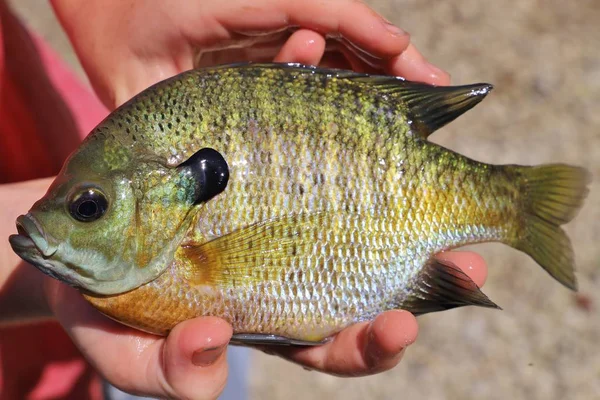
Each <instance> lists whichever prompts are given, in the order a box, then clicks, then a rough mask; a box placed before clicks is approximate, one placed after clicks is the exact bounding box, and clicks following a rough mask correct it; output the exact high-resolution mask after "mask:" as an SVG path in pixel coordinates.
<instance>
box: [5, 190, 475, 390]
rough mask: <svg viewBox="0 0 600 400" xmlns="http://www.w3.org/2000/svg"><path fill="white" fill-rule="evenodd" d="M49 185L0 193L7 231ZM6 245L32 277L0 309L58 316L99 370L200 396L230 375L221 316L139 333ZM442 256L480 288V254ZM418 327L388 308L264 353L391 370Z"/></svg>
mask: <svg viewBox="0 0 600 400" xmlns="http://www.w3.org/2000/svg"><path fill="white" fill-rule="evenodd" d="M49 183H50V180H48V179H44V180H38V181H32V182H25V183H22V184H17V185H10V187H9V189H10V190H3V191H2V201H3V207H2V210H4V213H3V214H2V218H1V220H2V221H3V222H4V223H3V224H2V225H1V226H2V227H5V228H6V229H5V230H6V232H4V231H3V232H4V234H3V236H4V237H6V236H7V235H8V234H9V233H12V231H13V230H14V228H9V227H12V226H14V225H13V223H14V219H15V218H16V216H17V215H18V214H20V213H22V212H23V210H22V209H21V208H22V206H23V204H30V203H32V202H33V201H34V200H35V199H37V198H39V197H41V196H42V195H43V193H44V192H45V190H46V188H47V187H48V185H49ZM2 189H6V186H5V187H3V188H2ZM13 214H14V215H13ZM3 245H4V246H5V247H6V248H2V249H0V250H1V251H0V255H2V256H3V257H2V258H1V260H2V263H3V264H2V265H3V268H2V271H4V272H6V271H10V270H11V268H4V267H5V266H8V265H9V264H11V263H13V264H17V263H18V264H20V267H19V268H21V269H23V268H25V269H26V271H28V275H31V276H28V277H24V278H22V279H20V282H21V284H17V285H16V288H20V289H15V286H12V285H2V286H3V287H2V289H3V290H2V292H3V296H1V298H0V301H2V302H3V304H2V305H3V306H2V307H0V309H2V310H11V314H12V315H13V317H14V316H19V315H21V316H22V315H23V313H25V314H27V313H29V314H30V315H35V316H38V317H40V316H41V317H49V316H51V315H53V316H54V317H55V318H56V319H57V320H58V321H59V322H60V323H61V325H62V326H63V328H64V329H65V331H66V332H67V333H68V334H69V335H70V336H71V338H72V339H73V341H74V342H75V343H76V345H77V346H78V347H79V349H80V351H81V352H82V353H83V354H84V355H85V356H86V358H87V359H88V361H89V362H90V363H91V364H92V365H93V366H94V367H95V369H96V370H97V371H98V372H100V373H101V374H102V375H103V376H104V377H105V378H106V379H107V380H109V381H110V382H111V383H112V384H113V385H115V386H117V387H119V388H120V389H122V390H125V391H128V392H131V393H136V394H141V395H146V396H155V397H175V398H180V397H187V398H198V399H203V398H215V397H216V396H217V395H218V394H219V393H220V392H221V390H222V388H223V387H224V384H225V382H226V377H227V363H226V359H225V351H226V346H227V344H228V342H229V340H230V338H231V334H232V330H231V326H230V325H229V324H227V323H226V322H225V321H224V320H221V319H218V318H196V319H193V320H190V321H186V322H183V323H181V324H179V325H178V326H177V327H176V328H175V329H174V330H173V331H172V332H171V333H170V334H169V336H168V337H166V338H163V337H157V336H154V335H150V334H147V333H144V332H140V331H138V330H136V329H133V328H129V327H126V326H124V325H121V324H119V323H117V322H114V321H112V320H110V319H108V318H107V317H105V316H103V315H101V314H100V313H99V312H98V311H96V310H95V309H94V308H92V307H91V306H90V305H89V304H88V303H87V302H86V301H85V300H84V299H83V298H82V296H81V295H80V294H79V293H78V292H77V291H76V290H74V289H71V288H69V287H67V286H66V285H64V284H62V283H60V282H58V281H56V280H54V279H51V278H48V277H44V276H43V275H42V274H41V273H40V272H38V271H35V270H34V269H33V268H31V267H30V266H27V265H23V264H24V263H22V262H20V260H19V259H18V257H17V256H16V255H15V254H14V253H13V252H12V251H11V250H10V248H9V246H8V243H5V244H3ZM438 257H440V258H443V259H446V260H448V261H451V262H454V263H456V264H457V265H458V266H459V267H461V269H462V270H463V271H464V272H465V273H467V274H468V275H469V276H470V277H471V278H472V279H473V280H474V281H475V283H476V284H477V285H478V286H481V285H482V284H483V283H484V281H485V278H486V273H487V270H486V267H485V263H484V262H483V260H482V259H481V257H479V256H478V255H477V254H475V253H462V252H449V253H443V254H441V255H439V256H438ZM15 270H16V268H15ZM12 281H13V285H14V283H15V282H14V280H12ZM4 283H6V282H4ZM24 287H25V289H24ZM11 293H13V295H12V301H11ZM23 293H27V295H26V296H23ZM40 294H42V295H41V296H40ZM24 299H26V300H27V301H24ZM4 303H6V304H4ZM35 304H37V306H35ZM0 316H1V317H2V318H1V319H4V320H6V319H11V318H10V316H8V317H9V318H7V316H6V315H4V314H2V315H0ZM417 331H418V327H417V323H416V320H415V318H414V317H413V316H412V315H411V314H410V313H408V312H406V311H388V312H386V313H383V314H382V315H380V316H378V317H377V318H376V319H375V320H374V321H373V322H371V323H367V322H365V323H360V324H356V325H353V326H350V327H348V328H346V329H345V330H343V331H342V332H340V333H339V334H337V335H336V336H335V338H334V339H333V340H332V341H331V342H329V343H327V344H325V345H323V346H319V347H312V348H287V347H271V348H269V349H268V350H267V351H268V352H271V353H273V354H278V355H280V356H282V357H284V358H286V359H288V360H291V361H293V362H296V363H298V364H300V365H303V366H304V367H306V368H309V369H315V370H319V371H322V372H327V373H331V374H335V375H340V376H359V375H368V374H373V373H377V372H381V371H385V370H388V369H390V368H393V367H394V366H395V365H396V364H397V363H398V362H399V361H400V359H401V357H402V355H403V353H404V350H405V349H406V347H407V346H408V345H410V344H411V343H412V342H414V341H415V338H416V335H417Z"/></svg>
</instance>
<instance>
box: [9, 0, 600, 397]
mask: <svg viewBox="0 0 600 400" xmlns="http://www.w3.org/2000/svg"><path fill="white" fill-rule="evenodd" d="M15 3H18V4H17V8H18V10H19V11H20V12H22V13H23V15H24V18H25V19H26V20H27V21H28V23H30V24H31V25H32V26H34V27H36V29H38V31H39V32H40V33H41V34H42V35H43V36H45V37H46V38H48V39H49V40H50V41H51V42H52V43H53V45H54V46H55V48H57V49H58V50H60V51H61V52H62V53H63V54H64V55H65V57H67V59H68V60H69V61H70V62H72V63H73V65H77V64H76V58H75V57H74V56H73V54H72V52H71V49H70V47H69V45H68V42H67V41H66V40H65V37H64V35H63V34H62V33H61V32H60V31H59V29H58V28H57V25H56V21H55V20H54V18H53V17H52V15H51V14H50V12H49V8H48V6H47V4H46V2H41V1H40V0H27V1H24V0H19V1H15ZM370 3H371V4H372V5H373V6H374V7H375V8H376V9H377V10H378V11H380V12H382V13H383V14H384V15H385V16H386V17H387V18H389V19H390V20H392V21H393V22H395V23H397V24H398V25H399V26H401V27H403V28H405V29H406V30H408V31H409V32H410V33H411V34H412V38H413V41H414V42H415V43H416V44H417V45H418V46H419V48H420V49H421V50H422V51H423V52H424V53H425V54H426V55H427V56H428V57H429V58H430V59H431V60H432V61H433V62H435V63H436V64H437V65H439V66H442V67H443V68H445V69H446V70H448V71H449V72H450V73H451V74H452V76H453V81H454V83H472V82H478V81H487V82H490V83H493V84H495V86H496V89H495V91H494V92H493V93H492V95H491V96H489V97H488V98H487V99H486V100H485V101H484V102H483V103H482V104H481V105H479V106H478V107H477V108H476V109H474V110H472V111H470V112H469V113H468V114H466V115H465V116H463V117H461V118H460V119H459V120H457V121H455V122H454V123H452V124H451V125H449V126H448V127H446V128H444V129H443V130H441V131H440V132H438V133H436V134H435V135H434V136H433V140H434V141H436V142H438V143H440V144H443V145H445V146H448V147H450V148H452V149H453V150H456V151H458V152H461V153H463V154H466V155H468V156H471V157H473V158H476V159H479V160H484V161H487V162H492V163H522V164H535V163H543V162H568V163H575V164H579V165H583V166H585V167H587V168H589V169H590V171H592V173H593V174H594V176H595V179H596V180H597V179H598V178H600V113H599V112H597V107H598V105H599V104H600V58H599V57H598V53H599V46H600V24H599V23H598V21H600V2H598V1H595V0H579V1H576V2H575V1H571V2H567V1H564V0H545V1H542V0H504V1H491V0H488V1H482V0H479V1H477V0H455V1H446V2H442V1H432V0H418V1H417V0H380V1H371V2H370ZM599 203H600V186H599V185H598V184H597V183H594V184H592V188H591V192H590V195H589V198H588V201H587V204H586V206H585V207H584V209H583V210H582V211H581V213H580V215H579V217H578V218H577V220H576V221H575V222H573V223H572V224H570V225H569V226H568V227H567V230H568V232H569V234H570V235H571V237H572V239H573V243H574V247H575V252H576V256H577V264H578V278H579V282H580V295H579V296H580V298H587V299H588V300H589V302H590V304H591V306H590V307H591V310H588V311H586V310H585V309H584V308H582V307H581V306H578V301H577V297H576V295H574V294H573V293H571V292H569V291H568V290H566V289H564V288H562V287H561V286H560V285H559V284H557V283H556V282H554V281H553V280H552V279H551V278H550V277H549V276H548V275H547V274H546V273H545V272H544V271H543V270H542V269H541V268H539V267H537V266H536V264H535V263H534V262H533V261H532V260H530V259H529V258H528V257H527V256H524V255H522V254H520V253H518V252H517V251H514V250H511V249H509V248H507V247H504V246H501V245H482V246H478V247H477V250H478V251H480V252H481V253H482V254H483V255H484V257H485V258H486V259H487V261H488V262H489V265H490V276H489V279H488V282H487V284H486V286H485V292H486V293H487V294H488V295H489V296H490V298H491V299H493V300H494V301H495V302H497V303H498V304H499V305H501V306H502V307H503V308H504V311H492V310H485V309H475V308H467V309H460V310H453V311H448V312H445V313H441V314H436V315H428V316H425V317H422V318H421V319H420V323H421V325H420V328H421V330H420V337H419V340H418V341H417V343H416V344H414V345H413V346H412V347H411V348H410V349H409V350H408V352H407V353H406V356H405V359H404V360H403V362H402V363H401V365H400V366H398V367H397V368H395V369H394V370H392V371H389V372H387V373H384V374H380V375H377V376H373V377H367V378H354V379H341V378H335V377H331V376H327V375H322V374H319V373H315V372H308V371H304V370H303V369H302V368H299V367H297V366H295V365H292V364H290V363H287V362H285V361H282V360H279V359H277V358H273V357H270V356H266V355H263V354H259V353H256V354H255V359H254V367H253V369H252V398H253V399H267V400H268V399H295V398H299V399H300V398H301V399H306V398H312V399H332V398H341V399H348V400H350V399H403V398H406V399H469V398H481V399H547V400H552V399H582V400H591V399H599V398H600V346H599V345H598V342H599V338H600V318H599V316H600V268H599V267H600V246H598V242H599V239H600V224H599V223H598V221H599V217H600V208H599V207H598V204H599ZM579 303H580V302H579Z"/></svg>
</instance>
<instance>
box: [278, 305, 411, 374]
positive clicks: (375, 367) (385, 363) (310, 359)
mask: <svg viewBox="0 0 600 400" xmlns="http://www.w3.org/2000/svg"><path fill="white" fill-rule="evenodd" d="M417 333H418V327H417V322H416V319H415V317H414V316H413V315H412V314H411V313H409V312H406V311H398V310H394V311H388V312H385V313H383V314H381V315H379V316H378V317H377V318H376V319H375V320H374V321H373V322H371V323H369V322H363V323H359V324H355V325H352V326H350V327H348V328H346V329H344V330H342V331H341V332H340V333H338V334H337V335H336V336H335V337H334V338H333V340H332V341H331V342H329V343H326V344H324V345H322V346H318V347H310V348H302V349H282V350H279V351H278V354H279V355H281V356H283V357H284V358H288V359H290V360H292V361H294V362H296V363H298V364H301V365H304V366H306V367H309V368H311V369H316V370H319V371H322V372H327V373H330V374H333V375H338V376H362V375H369V374H373V373H376V372H381V371H384V370H387V369H390V368H392V367H394V366H395V365H396V364H397V363H398V362H399V361H400V358H401V356H402V353H403V350H404V349H405V348H406V347H407V346H408V345H410V344H411V343H413V342H414V341H415V339H416V337H417ZM270 350H273V349H270Z"/></svg>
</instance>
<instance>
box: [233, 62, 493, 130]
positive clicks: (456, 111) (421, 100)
mask: <svg viewBox="0 0 600 400" xmlns="http://www.w3.org/2000/svg"><path fill="white" fill-rule="evenodd" d="M226 67H233V68H242V69H244V68H261V69H263V68H264V69H271V68H279V69H286V70H289V71H296V72H298V73H302V74H310V75H314V74H322V75H327V76H329V77H331V78H336V79H348V80H353V81H357V82H362V83H364V84H366V85H370V86H373V87H377V90H379V91H381V92H382V93H385V94H389V95H392V97H393V98H392V99H391V101H394V100H396V101H398V102H399V103H400V104H402V105H404V106H405V108H406V110H405V111H406V112H407V113H408V114H409V116H410V120H411V123H412V124H413V126H414V127H415V130H416V131H417V132H418V133H419V134H421V135H423V137H425V138H426V137H428V136H429V135H431V134H432V133H433V132H434V131H436V130H437V129H439V128H441V127H442V126H444V125H446V124H448V123H450V122H452V121H453V120H455V119H456V118H458V117H459V116H460V115H462V114H464V113H465V112H467V111H469V110H470V109H471V108H473V107H475V106H476V105H477V104H478V103H479V102H480V101H481V100H483V98H484V97H485V96H486V95H487V94H488V93H489V92H490V91H491V90H492V89H493V86H492V85H491V84H489V83H475V84H471V85H464V86H432V85H428V84H426V83H421V82H411V81H407V80H405V79H404V78H401V77H397V76H388V75H369V74H364V73H358V72H354V71H348V70H342V69H328V68H320V67H314V66H308V65H303V64H298V63H251V62H250V63H240V64H233V65H229V66H226Z"/></svg>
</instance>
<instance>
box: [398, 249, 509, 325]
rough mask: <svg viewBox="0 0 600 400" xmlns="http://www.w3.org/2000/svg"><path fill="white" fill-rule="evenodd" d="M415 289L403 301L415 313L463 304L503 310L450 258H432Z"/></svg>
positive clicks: (418, 279)
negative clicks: (448, 259) (444, 259)
mask: <svg viewBox="0 0 600 400" xmlns="http://www.w3.org/2000/svg"><path fill="white" fill-rule="evenodd" d="M417 282H418V283H417V284H416V286H415V287H414V288H413V292H412V293H411V294H410V295H409V296H408V297H407V298H406V299H405V300H404V301H403V302H402V304H400V307H401V308H402V309H404V310H407V311H410V312H411V313H413V314H415V315H421V314H425V313H429V312H435V311H443V310H449V309H451V308H456V307H463V306H480V307H488V308H496V309H500V307H498V306H497V305H496V304H495V303H494V302H492V301H491V300H490V299H489V298H488V297H487V296H486V295H485V294H483V292H482V291H481V290H480V289H479V287H478V286H477V285H476V284H475V282H473V280H471V278H469V276H468V275H467V274H465V273H464V272H462V270H461V269H460V268H458V267H457V266H456V265H454V264H452V263H451V262H449V261H442V260H438V259H431V260H430V261H429V262H428V263H427V265H426V266H425V267H424V268H423V270H422V271H421V273H420V274H419V276H418V278H417Z"/></svg>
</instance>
